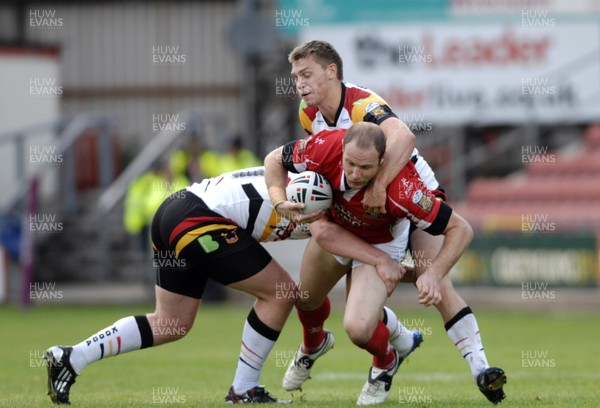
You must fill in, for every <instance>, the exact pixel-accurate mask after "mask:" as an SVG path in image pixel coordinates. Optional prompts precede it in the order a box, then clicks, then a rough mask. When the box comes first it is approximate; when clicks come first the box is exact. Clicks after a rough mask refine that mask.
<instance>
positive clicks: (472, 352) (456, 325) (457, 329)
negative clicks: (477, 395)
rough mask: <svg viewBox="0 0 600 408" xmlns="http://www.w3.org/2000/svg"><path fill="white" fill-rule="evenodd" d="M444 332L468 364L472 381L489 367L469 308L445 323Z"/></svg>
mask: <svg viewBox="0 0 600 408" xmlns="http://www.w3.org/2000/svg"><path fill="white" fill-rule="evenodd" d="M445 326H446V332H447V333H448V337H450V339H451V340H452V342H453V343H454V345H455V346H456V348H457V349H458V351H459V353H460V355H461V356H463V357H464V359H465V360H466V361H467V363H469V367H470V368H471V375H472V376H473V379H474V380H476V379H477V374H479V373H480V372H481V371H482V370H485V369H486V368H488V367H489V364H488V362H487V358H486V357H485V352H484V351H483V344H482V342H481V336H480V334H479V327H478V325H477V319H475V315H474V314H473V312H472V311H471V308H470V307H468V306H467V307H465V308H464V309H462V310H461V311H460V312H458V313H457V314H456V316H454V317H453V318H452V319H450V321H448V323H446V325H445Z"/></svg>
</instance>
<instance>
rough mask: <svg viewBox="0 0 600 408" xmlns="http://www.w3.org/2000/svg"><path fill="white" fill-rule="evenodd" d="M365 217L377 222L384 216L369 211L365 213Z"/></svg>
mask: <svg viewBox="0 0 600 408" xmlns="http://www.w3.org/2000/svg"><path fill="white" fill-rule="evenodd" d="M365 217H369V218H375V219H377V220H382V219H383V217H384V215H383V214H381V213H376V212H371V211H365Z"/></svg>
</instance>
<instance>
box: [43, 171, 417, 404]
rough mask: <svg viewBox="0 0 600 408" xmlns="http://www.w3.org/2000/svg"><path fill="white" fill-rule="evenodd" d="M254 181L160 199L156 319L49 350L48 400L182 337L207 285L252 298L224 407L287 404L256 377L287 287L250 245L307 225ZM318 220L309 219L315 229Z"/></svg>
mask: <svg viewBox="0 0 600 408" xmlns="http://www.w3.org/2000/svg"><path fill="white" fill-rule="evenodd" d="M263 175H264V169H263V168H262V167H257V168H251V169H244V170H240V171H236V172H232V173H227V174H223V175H221V176H217V177H213V178H210V179H205V180H203V181H202V182H200V183H195V184H193V185H192V186H190V187H187V188H186V189H184V190H181V191H179V192H177V193H175V194H173V195H171V196H169V197H168V198H166V200H165V201H164V202H163V203H162V205H161V206H160V207H159V209H158V210H157V212H156V214H155V216H154V220H153V222H152V228H151V234H152V237H151V238H152V249H153V264H154V267H155V270H156V286H155V294H156V309H155V311H154V312H153V313H149V314H146V315H140V316H128V317H124V318H122V319H120V320H118V321H117V322H115V323H113V324H111V325H110V326H108V327H106V328H103V329H102V330H100V331H98V332H97V333H94V334H92V335H91V336H89V337H88V338H86V339H84V340H83V341H81V342H80V343H78V344H76V345H73V346H53V347H51V348H49V349H48V350H47V352H46V360H47V366H48V394H49V395H50V397H51V399H52V401H53V402H55V403H63V404H68V403H69V402H70V401H69V393H70V389H71V386H72V385H73V384H74V383H75V378H76V377H77V376H78V375H80V374H81V372H82V370H83V369H84V368H85V367H86V366H88V365H89V364H91V363H93V362H95V361H98V360H101V359H104V358H107V357H111V356H116V355H120V354H124V353H126V352H129V351H134V350H139V349H144V348H148V347H154V346H158V345H161V344H164V343H168V342H172V341H175V340H179V339H181V338H182V337H184V336H185V335H186V334H187V333H189V331H190V330H191V329H192V325H193V323H194V320H195V318H196V314H197V312H198V308H199V307H200V304H201V300H202V294H203V292H204V289H205V286H206V283H207V280H208V279H209V278H210V279H213V280H215V281H217V282H219V283H221V284H223V285H227V286H228V287H231V288H233V289H237V290H240V291H243V292H246V293H248V294H250V295H253V296H255V297H256V302H255V303H254V306H253V308H252V310H251V311H250V313H249V314H248V317H247V319H246V323H245V325H244V329H243V334H242V346H241V351H240V355H239V360H238V366H237V370H236V373H235V377H234V380H233V384H232V386H231V388H230V390H229V393H228V395H227V396H226V398H225V400H226V401H227V402H231V403H277V402H280V403H285V402H289V401H285V400H278V399H276V398H274V397H273V396H271V395H270V394H269V393H268V392H267V391H265V389H264V387H261V386H259V377H260V374H261V371H262V367H263V364H264V362H265V360H266V359H267V357H268V355H269V353H270V351H271V349H272V347H273V345H274V343H275V341H276V340H277V338H278V336H279V333H280V332H281V330H282V328H283V326H284V323H285V321H286V319H287V317H288V315H289V313H290V311H291V309H292V307H293V305H294V299H295V297H296V293H297V292H296V284H295V282H294V281H293V279H292V278H291V277H290V275H289V274H288V273H287V272H286V271H285V270H284V269H283V268H282V267H281V266H280V265H279V264H278V263H277V261H275V260H274V259H272V257H271V256H270V255H269V253H268V252H267V251H266V250H265V249H264V248H263V246H262V245H260V243H259V242H269V241H278V240H284V239H304V238H308V236H309V231H308V228H307V226H306V224H298V223H295V222H293V221H290V219H288V218H284V217H281V216H279V215H278V214H277V213H276V212H275V211H274V209H273V206H272V205H271V201H270V199H269V195H268V193H267V188H266V184H265V181H264V176H263ZM321 215H322V212H318V213H313V214H312V216H313V218H315V219H316V218H319V216H321ZM328 231H330V232H331V233H332V234H335V236H336V239H337V240H338V242H340V244H341V245H340V248H339V249H340V255H344V256H349V255H350V254H351V253H352V252H356V251H357V250H359V251H360V253H361V259H362V260H363V261H364V262H366V263H368V264H372V265H374V266H375V267H376V268H377V269H378V270H381V271H383V272H382V273H389V272H385V270H386V269H391V270H393V271H394V272H395V273H400V269H401V268H400V267H399V266H398V264H395V263H394V262H392V260H391V258H389V257H387V256H386V255H385V254H384V253H383V252H382V251H379V250H378V249H376V248H374V247H373V246H371V245H368V244H367V243H365V242H364V241H362V240H360V239H358V238H356V237H355V236H354V235H352V234H351V233H350V232H348V231H346V230H344V229H343V228H341V227H338V226H335V225H332V228H330V229H328ZM207 329H209V330H218V328H212V329H210V328H207ZM409 335H410V333H409Z"/></svg>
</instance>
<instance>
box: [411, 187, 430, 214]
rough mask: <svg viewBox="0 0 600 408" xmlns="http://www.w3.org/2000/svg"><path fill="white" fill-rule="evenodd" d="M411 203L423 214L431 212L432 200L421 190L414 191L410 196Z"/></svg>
mask: <svg viewBox="0 0 600 408" xmlns="http://www.w3.org/2000/svg"><path fill="white" fill-rule="evenodd" d="M412 202H413V203H414V204H416V205H418V206H419V207H421V208H422V209H423V211H425V212H431V209H432V208H433V199H432V198H431V197H429V196H428V195H427V194H425V193H423V192H422V191H421V190H416V191H415V193H414V194H413V196H412Z"/></svg>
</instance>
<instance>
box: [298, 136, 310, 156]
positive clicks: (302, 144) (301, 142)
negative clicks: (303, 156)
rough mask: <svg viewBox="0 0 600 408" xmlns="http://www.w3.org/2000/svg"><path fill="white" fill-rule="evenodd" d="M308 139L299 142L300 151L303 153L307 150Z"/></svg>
mask: <svg viewBox="0 0 600 408" xmlns="http://www.w3.org/2000/svg"><path fill="white" fill-rule="evenodd" d="M308 140H309V138H305V139H302V140H300V143H298V153H302V152H303V151H305V150H306V144H307V143H308Z"/></svg>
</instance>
